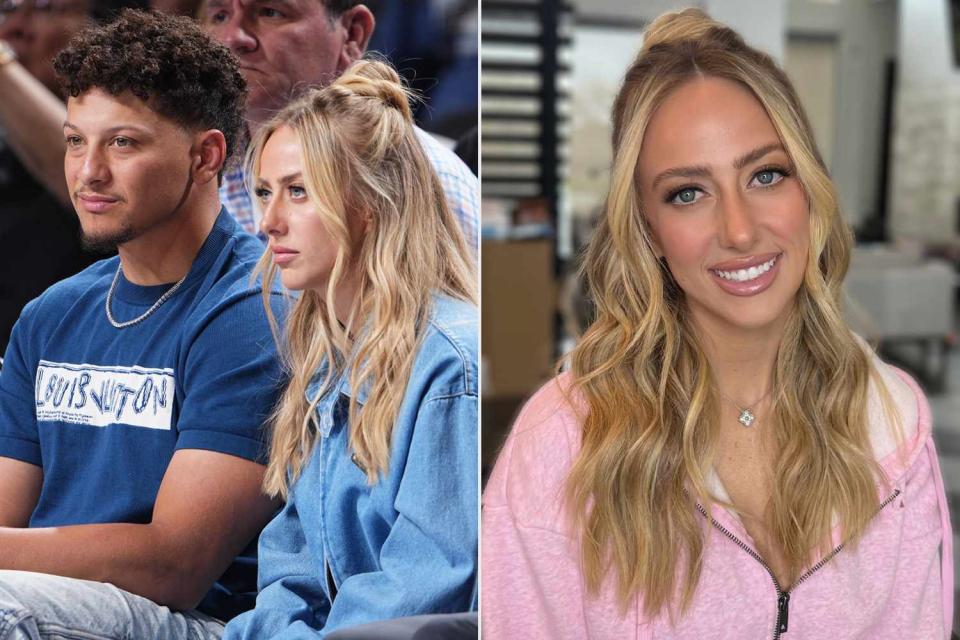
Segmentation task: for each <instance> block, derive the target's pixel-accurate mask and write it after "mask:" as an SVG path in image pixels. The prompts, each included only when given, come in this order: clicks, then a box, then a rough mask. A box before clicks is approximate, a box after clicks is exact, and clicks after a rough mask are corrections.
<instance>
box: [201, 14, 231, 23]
mask: <svg viewBox="0 0 960 640" xmlns="http://www.w3.org/2000/svg"><path fill="white" fill-rule="evenodd" d="M228 17H229V16H228V15H227V12H226V11H215V12H213V13H208V14H207V19H206V22H207V23H208V24H223V23H224V22H226V21H227V18H228Z"/></svg>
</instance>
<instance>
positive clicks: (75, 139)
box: [66, 136, 83, 147]
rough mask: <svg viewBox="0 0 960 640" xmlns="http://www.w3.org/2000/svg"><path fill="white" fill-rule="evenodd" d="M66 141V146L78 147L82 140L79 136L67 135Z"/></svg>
mask: <svg viewBox="0 0 960 640" xmlns="http://www.w3.org/2000/svg"><path fill="white" fill-rule="evenodd" d="M66 142H67V146H68V147H79V146H80V144H81V143H83V140H82V139H81V138H80V136H67V137H66Z"/></svg>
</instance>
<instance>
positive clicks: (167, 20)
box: [53, 9, 247, 160]
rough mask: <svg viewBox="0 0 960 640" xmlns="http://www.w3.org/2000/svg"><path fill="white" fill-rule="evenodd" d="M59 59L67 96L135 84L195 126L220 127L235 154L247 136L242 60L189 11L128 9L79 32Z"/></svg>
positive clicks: (135, 89) (147, 98)
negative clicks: (188, 15)
mask: <svg viewBox="0 0 960 640" xmlns="http://www.w3.org/2000/svg"><path fill="white" fill-rule="evenodd" d="M53 66H54V69H55V70H56V72H57V77H58V80H59V81H60V85H61V86H62V87H63V89H64V91H65V92H66V93H67V95H70V96H73V97H76V96H79V95H80V94H82V93H86V92H87V91H89V90H90V89H94V88H96V89H101V90H102V91H106V92H107V93H109V94H111V95H115V96H116V95H120V94H121V93H123V92H125V91H130V92H131V93H133V94H134V95H135V96H137V97H138V98H140V99H141V100H143V101H144V102H148V103H149V105H150V107H151V108H152V109H153V110H154V111H156V112H157V113H159V114H161V115H163V116H166V117H167V118H170V119H171V120H173V121H174V122H177V123H178V124H180V125H182V126H183V127H185V128H187V129H191V130H196V131H204V130H207V129H219V130H220V131H221V132H223V135H224V137H225V138H226V141H227V159H228V160H229V159H230V158H232V157H233V154H234V153H235V152H236V151H237V147H238V146H239V145H240V144H242V142H243V141H244V140H245V137H246V136H245V132H246V125H245V123H244V120H243V113H244V109H245V105H246V98H247V85H246V83H245V82H244V80H243V76H241V75H240V69H239V67H238V62H237V59H236V58H235V57H234V56H233V54H232V53H230V51H229V50H228V49H227V48H226V47H224V46H223V45H221V44H218V43H216V42H214V41H213V40H211V39H210V37H209V36H207V35H206V34H205V33H204V32H203V31H202V30H201V29H200V26H199V25H198V24H197V23H196V22H194V21H193V20H190V19H189V18H184V17H180V16H172V15H166V14H161V13H154V12H145V11H135V10H131V9H125V10H124V11H122V12H121V13H120V16H119V17H118V18H117V19H116V20H114V21H113V22H111V23H110V24H107V25H104V26H101V27H92V28H89V29H86V30H84V31H82V32H80V33H79V34H77V35H76V36H75V37H74V38H73V39H72V40H71V41H70V43H69V44H68V45H67V46H66V48H64V49H63V50H62V51H61V52H60V53H59V54H57V57H56V58H54V61H53Z"/></svg>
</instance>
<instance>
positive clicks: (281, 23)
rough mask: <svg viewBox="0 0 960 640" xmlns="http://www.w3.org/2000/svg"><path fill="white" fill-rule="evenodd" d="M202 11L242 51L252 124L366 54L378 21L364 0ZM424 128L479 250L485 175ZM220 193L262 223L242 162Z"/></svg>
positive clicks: (214, 4) (277, 2) (252, 223)
mask: <svg viewBox="0 0 960 640" xmlns="http://www.w3.org/2000/svg"><path fill="white" fill-rule="evenodd" d="M201 14H202V18H201V20H202V22H203V25H204V28H205V29H206V30H207V33H209V34H210V35H211V36H212V37H214V38H215V39H217V40H219V41H220V42H222V43H223V44H225V45H227V46H228V47H229V48H230V49H231V50H232V51H233V53H234V54H235V55H236V56H237V57H238V58H239V59H240V69H241V72H242V73H243V75H244V78H245V79H246V81H247V85H248V87H249V90H250V93H249V97H248V99H247V112H246V117H247V121H248V124H249V126H250V127H251V128H252V129H255V128H256V127H258V126H260V125H261V124H262V123H264V122H266V121H267V120H269V118H270V117H271V115H272V114H274V113H276V112H277V111H278V110H279V109H280V108H281V107H283V105H284V104H286V103H287V102H288V101H290V100H291V99H293V98H295V97H296V96H297V95H299V93H301V92H302V90H304V89H306V88H309V87H312V86H323V85H325V84H328V83H329V82H331V81H332V80H333V79H334V78H336V77H337V76H338V75H339V74H340V73H342V72H343V71H344V70H345V69H346V68H347V67H348V66H350V64H351V63H352V62H354V61H356V60H357V59H359V58H361V57H362V56H363V54H364V52H365V51H366V48H367V43H368V42H369V40H370V36H371V34H372V33H373V29H374V26H375V19H374V15H373V12H372V11H371V10H370V9H369V8H368V7H367V6H366V5H363V4H360V2H359V1H358V0H207V2H206V4H205V5H204V7H203V10H202V12H201ZM418 133H419V135H420V141H421V144H423V147H424V150H425V151H426V153H427V155H428V156H429V157H430V159H431V161H432V163H433V166H434V169H435V170H436V172H437V175H438V177H439V178H440V183H441V184H442V185H443V188H444V191H445V193H446V195H447V203H448V205H449V206H450V209H451V210H452V211H453V213H454V215H456V216H457V218H458V219H459V221H460V224H461V228H462V229H463V232H464V236H465V238H466V240H467V244H468V245H469V246H471V247H472V248H473V253H474V256H476V253H477V229H478V226H479V195H480V186H479V182H478V180H477V178H476V176H474V175H473V174H472V173H471V172H470V170H469V169H468V168H467V166H466V165H465V164H464V163H463V162H462V161H461V160H460V159H459V158H458V157H457V156H456V155H455V154H454V153H453V152H452V151H451V150H450V149H448V148H446V147H445V146H443V145H442V144H441V143H440V142H439V141H438V140H436V139H435V138H433V137H432V136H431V135H430V134H428V133H426V132H425V131H422V130H419V129H418ZM220 199H221V202H222V203H223V205H224V206H225V207H226V208H227V210H228V211H229V212H230V213H231V214H232V215H233V216H234V218H236V219H237V221H238V222H239V223H240V224H241V225H242V226H243V227H244V228H245V229H246V230H247V231H249V232H251V233H257V232H258V231H259V222H260V221H259V219H258V214H257V212H256V210H255V208H254V207H253V203H252V200H251V198H250V195H249V193H248V192H247V188H246V185H245V176H244V169H243V167H242V166H240V165H237V166H235V167H234V168H233V169H232V170H230V171H228V172H226V173H225V174H224V178H223V184H222V186H221V188H220Z"/></svg>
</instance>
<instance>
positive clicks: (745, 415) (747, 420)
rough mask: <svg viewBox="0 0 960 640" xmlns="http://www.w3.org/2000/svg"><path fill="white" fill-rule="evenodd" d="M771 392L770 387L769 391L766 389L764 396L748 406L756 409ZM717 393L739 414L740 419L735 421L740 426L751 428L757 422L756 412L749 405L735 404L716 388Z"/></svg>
mask: <svg viewBox="0 0 960 640" xmlns="http://www.w3.org/2000/svg"><path fill="white" fill-rule="evenodd" d="M772 390H773V388H772V387H771V388H770V389H767V392H766V393H764V394H763V395H762V396H760V397H759V398H757V400H756V402H751V403H750V404H751V405H753V406H754V407H756V406H757V405H759V404H760V403H761V402H763V401H764V400H765V399H766V397H767V396H768V395H770V392H771V391H772ZM717 391H718V392H719V393H720V395H721V396H723V398H724V399H725V400H726V401H727V402H729V403H730V404H732V405H733V406H734V407H736V408H737V411H739V412H740V417H739V418H737V420H738V421H739V422H740V424H742V425H743V426H745V427H752V426H753V423H754V422H756V421H757V413H756V411H754V410H753V409H752V408H751V407H750V406H749V405H741V404H740V403H739V402H737V401H736V400H734V399H733V398H731V397H730V396H728V395H727V394H725V393H724V392H723V391H720V388H719V387H718V388H717Z"/></svg>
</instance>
